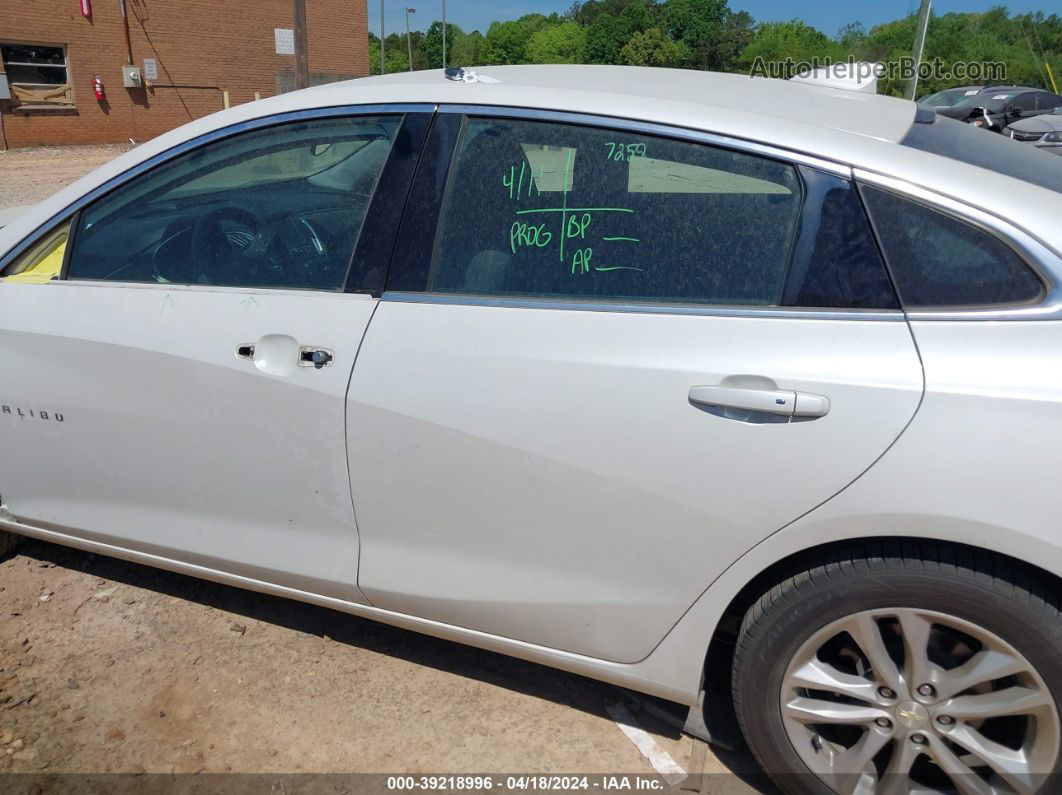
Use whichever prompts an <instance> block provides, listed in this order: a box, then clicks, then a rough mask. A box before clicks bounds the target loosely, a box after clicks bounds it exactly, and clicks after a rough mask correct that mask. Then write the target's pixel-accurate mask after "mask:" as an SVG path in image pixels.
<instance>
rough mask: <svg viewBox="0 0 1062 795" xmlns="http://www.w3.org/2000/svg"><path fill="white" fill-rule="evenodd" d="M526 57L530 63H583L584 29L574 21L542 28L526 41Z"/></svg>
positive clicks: (584, 53)
mask: <svg viewBox="0 0 1062 795" xmlns="http://www.w3.org/2000/svg"><path fill="white" fill-rule="evenodd" d="M526 57H527V60H528V61H530V62H531V63H584V62H585V57H586V31H585V30H584V29H583V28H581V27H580V26H579V25H578V23H575V22H562V23H561V24H559V25H550V26H548V27H545V28H542V29H541V30H538V31H536V32H535V33H533V34H532V35H531V39H530V40H529V41H528V42H527V48H526Z"/></svg>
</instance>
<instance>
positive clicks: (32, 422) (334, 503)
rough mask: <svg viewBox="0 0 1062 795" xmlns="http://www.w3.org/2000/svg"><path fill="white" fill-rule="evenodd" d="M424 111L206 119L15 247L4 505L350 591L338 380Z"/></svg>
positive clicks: (382, 266) (250, 575) (353, 543)
mask: <svg viewBox="0 0 1062 795" xmlns="http://www.w3.org/2000/svg"><path fill="white" fill-rule="evenodd" d="M425 111H426V109H423V108H412V109H408V108H406V109H402V108H383V107H381V108H359V109H346V110H343V109H328V110H324V111H317V112H312V111H311V112H306V113H298V114H293V115H289V116H285V117H283V118H280V119H271V120H264V121H260V122H255V123H252V124H250V125H247V126H245V127H244V128H242V129H240V130H239V131H236V132H231V131H228V130H226V131H222V132H221V133H218V134H215V135H212V136H209V137H208V138H207V139H204V140H200V141H196V142H193V143H192V144H189V145H188V146H187V147H184V149H185V150H186V151H182V152H180V153H178V154H175V155H172V156H168V157H165V158H161V162H157V163H155V162H152V163H149V164H145V167H144V168H143V169H142V170H141V172H142V173H137V174H135V175H129V176H127V177H125V178H123V179H122V181H121V184H118V185H115V186H108V187H109V189H108V190H106V191H105V192H103V194H104V195H102V196H100V197H99V198H94V199H93V200H92V201H90V202H88V203H86V204H85V206H83V207H81V208H79V209H78V211H77V212H76V214H75V215H74V216H73V217H72V218H70V219H68V220H65V221H63V222H62V223H61V224H60V225H59V226H57V227H56V228H55V230H53V231H52V232H49V233H48V234H46V235H45V236H44V237H42V238H41V239H40V241H38V243H37V244H36V248H33V247H31V248H30V249H29V250H27V251H26V252H25V253H24V254H22V255H21V259H20V260H16V261H14V262H13V263H12V264H11V265H10V266H9V267H8V268H7V270H6V271H5V275H6V276H7V278H6V279H4V280H3V281H2V282H0V360H2V361H3V362H4V370H5V378H4V379H3V387H2V394H0V402H2V404H3V407H2V414H0V439H2V445H0V446H2V449H3V450H4V455H3V456H2V457H0V493H2V494H3V498H4V500H5V502H6V504H7V506H8V508H9V510H10V511H11V513H12V514H13V515H14V516H15V517H16V518H17V519H18V520H19V521H21V522H23V523H25V524H26V525H28V526H32V527H35V528H41V529H44V530H48V531H51V532H55V533H59V534H63V535H67V536H74V537H78V538H85V539H89V540H92V541H96V542H100V543H104V544H108V545H111V546H112V547H117V548H121V549H131V550H135V551H138V552H144V553H149V554H153V555H157V556H159V558H160V559H169V560H177V561H181V562H184V563H191V564H195V565H198V566H201V567H203V570H204V572H205V573H208V572H209V571H211V570H213V571H220V572H224V573H226V574H230V575H231V574H235V575H239V576H243V577H245V578H247V579H248V581H249V582H250V583H252V584H253V582H254V581H266V582H270V583H280V584H282V585H286V586H289V587H292V588H295V589H298V590H302V591H309V592H313V593H318V594H325V595H329V596H335V597H338V598H343V599H348V600H360V599H361V596H360V594H359V593H358V591H357V587H356V571H357V555H358V540H357V530H356V526H355V521H354V512H353V506H352V504H351V497H350V487H349V479H348V477H347V469H346V467H347V462H346V447H345V439H344V431H343V429H344V423H345V418H344V412H345V401H344V397H345V394H346V389H347V384H348V381H349V377H350V372H351V368H352V367H353V364H354V359H355V356H356V355H357V351H358V346H359V345H360V343H361V339H362V336H363V334H364V332H365V329H366V327H367V324H368V322H369V319H370V318H371V316H372V313H373V310H374V309H375V306H376V298H375V297H374V295H373V293H374V292H376V293H377V294H378V291H379V289H380V287H381V286H382V279H383V274H384V272H385V270H386V265H387V259H388V257H389V256H390V252H391V247H392V245H393V241H394V234H395V231H396V229H397V221H396V220H395V219H396V218H397V213H398V212H399V211H400V208H401V202H402V201H403V200H404V198H405V195H406V192H407V190H408V184H409V180H410V179H411V176H412V169H413V164H414V163H415V160H416V157H417V156H418V154H419V150H420V146H421V143H422V141H423V135H424V132H425V130H426V128H427V126H428V123H429V119H430V113H428V112H425ZM148 166H150V167H148ZM64 259H65V266H64V267H65V273H64V275H63V278H52V277H53V276H54V275H55V274H56V272H57V271H58V270H59V267H60V263H63V262H64Z"/></svg>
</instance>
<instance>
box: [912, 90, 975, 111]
mask: <svg viewBox="0 0 1062 795" xmlns="http://www.w3.org/2000/svg"><path fill="white" fill-rule="evenodd" d="M982 88H984V86H956V87H955V88H945V89H944V90H943V91H937V92H936V93H935V94H927V95H926V96H924V97H922V98H920V99H918V100H917V102H918V104H919V105H928V106H929V107H931V108H950V107H951V106H952V105H955V104H957V103H959V102H962V100H963V99H965V98H966V97H968V96H971V95H973V94H976V93H978V92H979V91H980V90H981V89H982Z"/></svg>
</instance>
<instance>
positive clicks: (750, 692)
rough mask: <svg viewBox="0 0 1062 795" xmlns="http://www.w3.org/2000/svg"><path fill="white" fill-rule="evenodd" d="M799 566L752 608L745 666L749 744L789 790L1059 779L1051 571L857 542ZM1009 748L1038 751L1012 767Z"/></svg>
mask: <svg viewBox="0 0 1062 795" xmlns="http://www.w3.org/2000/svg"><path fill="white" fill-rule="evenodd" d="M794 571H796V573H794V574H792V576H790V577H788V578H787V579H785V580H783V581H782V582H780V583H778V584H777V585H776V586H774V587H773V588H771V590H770V591H768V592H767V593H765V594H764V595H763V596H761V597H760V599H759V600H758V601H757V602H756V603H755V604H754V605H753V606H752V607H751V608H750V609H749V610H748V612H747V613H746V614H745V618H744V621H743V622H742V625H741V630H740V633H739V637H738V642H737V646H736V649H735V654H734V666H733V671H732V691H733V697H734V707H735V711H736V713H737V717H738V722H739V724H740V725H741V730H742V732H743V734H744V736H745V740H746V742H747V743H748V745H749V747H750V748H751V750H752V752H753V754H754V755H755V756H756V758H757V760H758V761H759V763H760V764H761V766H762V767H763V768H764V770H765V771H766V772H767V773H768V774H769V775H770V776H771V777H772V778H773V779H774V780H775V781H776V782H777V783H778V785H779V786H780V787H781V788H782V790H783V791H785V792H786V793H792V795H824V794H825V793H834V792H859V793H868V794H869V793H885V792H888V793H893V792H898V793H907V792H908V791H909V790H912V789H914V790H919V787H925V789H927V790H930V791H934V788H939V789H940V790H942V791H950V788H951V787H954V788H955V790H957V791H958V792H978V793H982V792H983V793H1003V792H1008V793H1009V792H1012V791H1019V792H1021V791H1024V792H1032V791H1035V790H1036V789H1037V788H1042V791H1045V792H1046V791H1050V790H1051V789H1052V788H1051V787H1049V786H1047V785H1046V781H1047V777H1048V775H1049V774H1052V781H1053V783H1057V782H1058V778H1057V777H1056V776H1057V774H1058V773H1059V772H1060V771H1062V758H1060V754H1059V745H1060V740H1062V722H1060V718H1059V708H1058V704H1059V703H1062V621H1060V616H1059V608H1058V603H1057V596H1056V594H1054V593H1052V591H1053V587H1054V583H1053V582H1050V581H1049V580H1048V579H1047V578H1046V577H1041V576H1040V575H1038V574H1037V573H1035V572H1033V571H1031V570H1028V569H1025V568H1023V567H1020V566H1016V565H1012V564H1010V563H1008V562H1006V561H1005V560H1003V559H1000V558H996V557H994V556H992V555H989V554H988V553H985V552H982V551H975V550H969V549H965V548H955V547H951V546H947V545H938V544H932V543H926V544H921V543H914V542H911V543H906V542H902V543H901V542H896V543H891V544H890V543H886V544H874V543H861V544H853V545H851V546H848V547H846V548H843V549H835V550H830V551H828V552H824V553H818V554H816V555H814V556H809V557H806V558H805V559H804V560H803V561H802V565H801V566H799V567H797V568H796V569H794ZM865 649H866V650H865ZM867 650H868V651H867ZM811 685H814V686H811ZM1000 712H1004V713H1009V714H1007V715H1000V714H998V713H1000ZM986 740H987V741H991V744H989V745H985V744H984V741H986ZM1000 746H1006V747H1007V748H1010V749H1015V750H1017V749H1021V750H1022V751H1023V752H1024V754H1025V759H1026V760H1027V761H1026V762H1025V763H1024V764H1022V763H1019V764H1018V765H1017V767H1015V766H1014V764H1013V763H1011V765H1010V770H1007V769H1006V765H1003V764H1001V762H1004V761H1005V757H1007V754H1006V748H1001V747H1000ZM1000 768H1003V769H1002V772H1003V773H1004V775H1005V776H1008V777H1009V785H1008V784H1007V783H1006V779H1005V778H1004V777H1002V776H1000ZM973 777H976V778H977V779H978V780H976V781H975V780H974V778H973ZM957 781H958V782H959V783H958V784H956V782H957ZM1010 785H1015V786H1014V787H1013V789H1012V788H1010Z"/></svg>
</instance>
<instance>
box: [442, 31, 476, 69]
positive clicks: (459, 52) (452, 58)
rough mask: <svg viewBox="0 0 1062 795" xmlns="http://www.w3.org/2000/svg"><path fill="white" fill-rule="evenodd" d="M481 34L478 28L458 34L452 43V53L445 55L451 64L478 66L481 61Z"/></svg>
mask: <svg viewBox="0 0 1062 795" xmlns="http://www.w3.org/2000/svg"><path fill="white" fill-rule="evenodd" d="M482 51H483V34H482V33H480V32H479V31H478V30H474V31H472V32H471V33H466V34H464V35H462V36H460V37H459V38H458V39H457V41H455V42H454V43H453V54H452V55H448V56H447V60H449V62H450V65H451V66H478V65H479V64H482V63H484V61H483V55H482Z"/></svg>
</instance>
